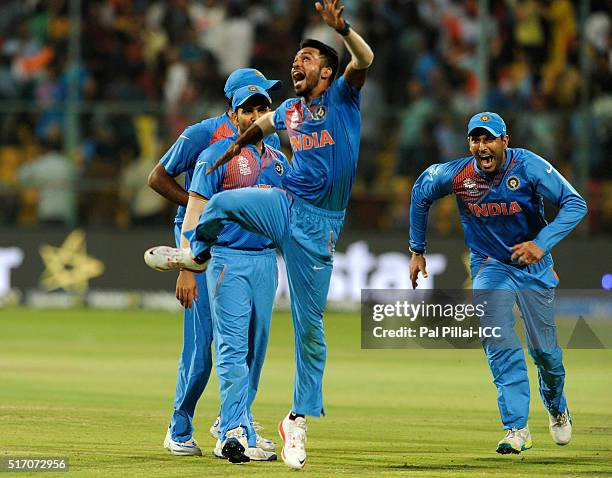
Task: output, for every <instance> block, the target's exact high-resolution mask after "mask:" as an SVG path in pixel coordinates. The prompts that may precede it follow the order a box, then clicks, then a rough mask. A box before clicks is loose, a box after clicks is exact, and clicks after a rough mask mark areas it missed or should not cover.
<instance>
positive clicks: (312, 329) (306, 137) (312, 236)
mask: <svg viewBox="0 0 612 478" xmlns="http://www.w3.org/2000/svg"><path fill="white" fill-rule="evenodd" d="M315 8H316V9H317V11H318V12H319V13H320V14H321V17H322V18H323V20H324V21H325V22H326V23H327V25H328V26H330V27H331V28H334V29H335V30H336V31H337V32H338V33H339V34H340V35H341V36H342V39H343V40H344V43H345V45H346V47H347V48H348V50H349V52H350V54H351V61H350V62H349V64H348V66H347V67H346V69H345V71H344V74H343V75H342V76H341V77H340V78H338V79H337V80H334V78H335V76H336V72H337V69H338V54H337V53H336V51H335V50H334V49H333V48H331V47H329V46H327V45H325V44H323V43H321V42H319V41H316V40H305V41H303V42H302V43H301V45H300V50H299V51H298V52H297V54H296V55H295V58H294V60H293V65H292V68H291V76H292V79H293V86H294V90H295V92H296V94H297V96H298V97H297V98H293V99H290V100H287V101H285V102H284V103H283V104H282V105H281V106H280V107H279V108H278V109H277V110H276V111H275V112H273V113H269V114H267V115H264V116H262V117H261V118H260V119H258V120H257V121H256V122H255V124H254V125H253V126H251V127H250V128H249V129H248V130H247V131H246V132H245V133H244V134H242V135H241V136H240V137H239V138H238V139H237V140H236V141H235V142H234V143H233V144H232V145H231V146H230V148H229V149H228V150H227V151H226V152H225V153H224V154H223V156H221V157H220V158H219V160H218V161H217V163H216V164H215V165H214V166H213V167H212V168H210V169H209V170H208V173H211V174H212V173H214V171H215V170H216V169H217V168H218V167H220V166H221V165H223V164H225V163H226V162H227V161H229V160H230V159H231V158H233V157H235V156H236V155H237V154H238V152H239V151H240V150H241V149H242V148H243V147H244V146H245V145H247V144H255V143H257V142H259V141H261V139H262V138H263V137H265V136H267V135H269V134H271V133H273V132H274V131H275V130H276V129H286V130H287V133H288V136H289V140H290V143H291V149H292V150H293V159H292V163H291V166H292V167H291V169H290V170H289V171H288V172H287V174H286V175H285V177H284V178H283V180H282V183H281V187H282V189H280V188H272V189H255V188H248V189H240V190H235V191H224V192H221V193H219V194H216V195H215V196H213V198H212V199H211V200H210V202H209V203H208V205H207V207H206V209H205V210H204V213H203V214H202V216H201V217H200V222H199V224H198V227H197V229H196V233H195V237H194V238H193V240H192V241H191V249H181V250H175V251H174V252H172V253H171V252H168V253H167V257H166V258H165V260H164V262H165V267H167V268H171V267H175V268H176V267H185V266H188V265H191V264H193V262H194V259H195V260H196V261H200V262H201V261H202V260H204V259H205V258H206V256H207V255H208V253H209V252H208V251H209V248H210V247H211V246H213V245H214V244H215V243H216V242H217V240H218V238H219V234H220V233H221V231H222V230H223V227H224V224H225V221H227V220H231V221H234V222H236V223H238V224H240V225H241V226H243V227H244V228H245V229H247V230H249V231H253V232H256V233H258V234H261V235H263V236H265V237H267V238H269V239H270V240H271V241H272V243H273V244H274V245H275V246H276V247H277V248H278V249H279V250H280V251H281V253H282V255H283V258H284V260H285V264H286V268H287V276H288V280H289V290H290V295H291V315H292V319H293V327H294V332H295V356H296V373H295V384H294V394H293V405H292V408H291V411H290V413H289V414H288V415H287V416H286V417H285V418H284V419H283V420H282V421H281V423H280V424H279V434H280V435H281V438H282V439H283V449H282V453H281V456H282V458H283V460H284V462H285V464H286V465H287V466H289V467H291V468H295V469H300V468H303V467H304V465H305V464H306V446H305V441H306V430H307V427H306V416H307V415H310V416H320V415H321V414H323V413H324V408H323V396H322V382H323V371H324V368H325V359H326V344H325V334H324V331H323V310H324V308H325V303H326V301H327V294H328V290H329V283H330V278H331V273H332V265H333V254H334V248H335V244H336V241H337V240H338V236H339V234H340V230H341V229H342V224H343V222H344V215H345V209H346V207H347V204H348V200H349V196H350V192H351V188H352V186H353V182H354V180H355V171H356V168H357V159H358V155H359V139H360V127H361V117H360V109H359V101H360V89H361V87H362V86H363V84H364V82H365V79H366V73H367V70H368V68H369V66H370V65H371V63H372V61H373V59H374V54H373V53H372V50H371V49H370V47H369V46H368V44H367V43H366V42H365V41H364V40H363V38H361V37H360V36H359V35H358V34H357V33H356V32H355V31H354V30H352V29H351V27H350V25H349V24H348V22H347V21H345V20H344V19H343V17H342V11H343V10H344V7H343V6H341V5H340V3H339V1H338V0H326V1H324V2H323V4H321V3H320V2H317V3H316V4H315Z"/></svg>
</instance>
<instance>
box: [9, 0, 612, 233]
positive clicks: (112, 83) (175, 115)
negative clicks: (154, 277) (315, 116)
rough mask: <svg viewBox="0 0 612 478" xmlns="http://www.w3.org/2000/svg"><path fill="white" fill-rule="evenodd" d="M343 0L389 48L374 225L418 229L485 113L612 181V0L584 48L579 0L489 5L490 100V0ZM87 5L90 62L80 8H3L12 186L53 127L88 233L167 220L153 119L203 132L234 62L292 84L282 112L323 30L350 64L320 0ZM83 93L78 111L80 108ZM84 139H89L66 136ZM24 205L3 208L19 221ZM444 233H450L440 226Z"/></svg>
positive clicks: (169, 133)
mask: <svg viewBox="0 0 612 478" xmlns="http://www.w3.org/2000/svg"><path fill="white" fill-rule="evenodd" d="M343 3H344V4H345V5H346V17H347V18H348V19H349V20H350V21H351V23H352V24H353V25H355V27H356V29H358V31H360V32H361V33H363V35H364V36H365V37H366V38H367V40H368V42H369V43H370V44H371V45H372V47H373V49H374V51H375V53H376V60H375V62H374V65H373V66H372V68H371V69H370V71H369V73H368V74H369V76H370V78H369V80H368V82H367V83H366V87H365V88H364V90H363V92H362V111H363V121H362V150H361V154H360V162H359V167H358V170H357V178H356V179H357V183H356V188H355V190H356V194H358V195H359V200H360V201H362V202H363V203H367V202H368V200H370V201H371V202H372V203H373V204H378V205H379V207H380V208H381V211H382V212H381V215H384V214H387V217H381V218H380V219H379V218H377V219H376V221H374V222H375V223H376V224H377V225H378V226H385V225H388V226H389V227H400V225H402V224H404V223H405V220H406V217H405V213H406V211H407V209H406V208H407V203H406V200H405V199H401V198H402V195H403V194H404V192H405V191H406V188H408V187H409V185H410V184H412V181H413V180H414V179H415V177H416V176H417V175H418V174H419V173H420V172H421V171H422V170H423V169H424V168H425V167H426V166H428V165H429V164H431V163H433V162H436V161H445V160H447V159H450V158H453V157H457V156H462V155H465V154H468V153H467V148H466V146H465V137H464V136H465V119H466V118H468V117H469V116H470V115H472V114H473V113H474V112H476V111H478V110H480V109H492V110H495V111H499V112H500V113H501V114H502V115H503V116H504V117H505V118H506V119H507V120H508V125H509V132H510V134H511V137H512V144H513V145H521V146H525V147H527V148H530V149H533V150H534V151H535V152H536V153H538V154H541V155H543V156H545V157H546V158H547V159H549V160H551V161H553V162H554V163H555V164H556V165H557V166H558V167H560V168H561V169H563V170H564V171H567V172H568V173H569V174H573V175H574V176H576V177H579V176H581V174H582V171H585V170H587V172H588V173H589V174H590V176H591V177H592V178H593V179H592V181H591V182H597V181H601V180H603V178H612V155H610V153H609V152H610V151H611V150H612V139H611V138H612V22H611V17H610V1H609V0H591V2H590V5H591V10H590V12H589V15H588V18H587V20H586V23H585V25H584V32H585V35H586V38H587V41H588V45H587V48H584V46H583V45H582V44H581V43H580V42H581V36H580V32H582V28H581V26H580V25H579V19H578V16H577V15H578V11H579V8H578V3H577V2H573V1H571V0H499V1H496V2H491V1H489V11H490V13H489V16H488V18H486V19H484V28H485V32H484V34H485V36H486V38H487V45H486V47H487V48H486V50H487V51H488V57H489V58H488V71H487V72H486V74H487V82H488V90H487V91H486V92H485V95H484V96H485V99H484V104H480V101H481V95H480V93H481V91H480V88H481V87H482V85H481V84H480V81H479V80H480V78H479V66H480V57H479V55H480V51H479V45H478V42H479V39H480V34H481V31H480V28H481V25H482V24H483V22H481V17H480V12H479V10H478V9H479V2H478V0H461V1H460V0H375V1H374V0H345V1H344V2H343ZM80 4H81V9H82V18H81V20H82V22H81V30H80V32H77V33H78V34H79V35H80V45H79V50H80V58H78V59H77V58H71V57H70V56H69V53H72V52H73V51H74V50H73V49H72V48H69V46H70V40H71V32H72V30H71V29H70V26H71V23H70V21H69V8H68V6H69V2H68V0H48V1H47V0H27V1H19V0H5V1H0V103H1V104H0V106H3V108H0V140H1V146H0V159H2V161H4V162H3V164H1V165H0V183H1V188H2V189H1V191H0V193H1V194H2V197H3V198H10V197H15V196H16V193H15V184H16V181H17V180H16V177H17V169H18V168H19V167H20V165H21V163H23V162H24V158H31V157H33V154H34V153H33V151H34V150H35V148H36V141H37V138H38V141H40V140H41V139H45V138H48V135H49V132H50V131H53V132H54V133H53V135H56V136H58V135H59V136H58V137H61V138H64V139H66V140H67V143H66V144H64V145H63V148H68V147H75V151H71V154H74V157H75V158H76V161H75V165H76V166H77V168H78V172H77V173H76V174H78V184H79V186H80V189H79V205H80V207H79V210H78V217H79V220H80V221H81V222H83V223H85V224H102V225H114V224H116V223H117V222H119V223H122V224H123V223H126V222H127V219H126V218H127V217H128V216H127V215H125V214H124V215H122V214H121V213H119V214H118V211H122V209H121V207H120V206H121V204H122V203H123V204H125V203H128V204H129V205H130V206H131V207H132V208H134V209H133V210H132V211H131V213H130V214H131V216H132V219H134V218H136V217H139V216H140V217H143V218H145V219H143V222H150V221H155V220H159V221H164V220H165V219H161V218H162V217H163V214H160V215H157V213H156V212H154V211H156V210H157V209H156V208H157V205H153V204H151V210H150V211H147V208H148V207H149V203H148V201H149V199H147V198H146V196H143V194H144V190H143V191H139V189H138V188H136V189H134V187H135V185H136V183H137V182H138V181H139V180H140V179H139V178H140V177H141V176H142V175H141V173H142V171H144V169H146V165H147V164H149V163H148V162H154V161H155V160H156V159H158V158H156V157H155V154H154V153H151V152H150V151H149V152H145V149H146V145H145V144H143V142H142V141H141V140H140V138H139V134H137V132H136V131H135V129H136V128H135V123H136V122H137V121H138V120H137V117H138V116H140V115H142V114H149V113H150V114H152V115H153V117H154V119H153V121H154V122H155V125H156V128H155V139H156V141H155V144H157V143H159V144H170V143H171V142H172V141H173V140H174V139H175V138H176V136H177V135H178V134H180V132H181V131H182V130H183V129H184V128H185V126H187V125H188V124H191V123H194V122H197V121H201V120H202V119H203V117H206V116H210V115H214V114H217V113H219V112H221V111H223V110H225V109H226V108H227V102H226V100H225V98H224V97H223V93H222V92H223V84H224V81H225V78H226V76H227V75H228V74H229V73H230V72H231V71H232V70H233V69H235V68H239V67H248V66H251V67H255V68H259V69H260V70H261V71H263V72H264V73H265V74H266V75H267V76H268V77H276V78H280V79H282V80H284V89H283V91H280V92H277V93H275V94H274V102H275V104H278V102H279V101H281V100H282V99H284V98H286V97H288V96H292V95H293V91H292V88H291V80H290V78H289V66H290V64H291V59H292V58H293V55H294V54H295V51H296V48H297V45H298V44H299V41H300V40H301V39H302V38H304V37H315V38H319V39H321V40H322V41H324V42H326V43H329V44H331V45H332V46H334V47H335V48H338V50H339V53H340V55H341V61H342V62H343V64H346V61H347V59H348V57H347V53H346V51H345V50H344V47H343V45H342V42H341V39H340V37H339V36H338V35H337V34H336V33H334V32H333V31H332V30H330V29H329V28H327V27H326V26H324V25H323V23H322V22H321V20H320V18H319V16H318V15H317V13H316V12H315V11H314V9H313V2H312V1H310V0H308V1H307V0H167V1H165V0H90V1H87V2H80ZM585 51H586V52H587V54H586V55H584V54H583V53H584V52H585ZM77 60H78V61H77ZM585 65H586V66H587V67H588V69H589V71H586V70H584V68H585ZM585 75H586V76H585ZM72 87H74V88H76V91H74V92H72V94H69V91H70V88H72ZM75 98H76V100H77V103H78V104H76V105H75V104H69V103H67V101H68V100H70V99H75ZM7 101H8V102H7ZM585 114H588V120H586V121H585V117H586V116H585ZM68 125H72V126H70V128H71V129H70V130H68V129H67V128H68V127H69V126H68ZM75 125H76V126H78V128H76V127H75ZM58 130H59V133H58ZM281 136H282V135H281ZM72 137H74V139H75V140H76V141H78V144H76V145H74V144H72V143H71V142H70V141H68V140H69V139H70V138H72ZM45 141H47V140H46V139H45ZM56 154H57V152H56ZM585 158H586V159H585ZM585 161H588V163H587V164H585ZM120 178H121V179H120ZM585 179H586V178H585ZM123 188H126V191H123ZM596 190H597V191H608V190H609V189H606V188H605V187H603V186H602V185H599V186H597V188H596ZM122 194H123V196H122ZM143 197H144V198H145V199H142V198H143ZM9 203H10V200H9V199H6V201H5V202H4V204H3V205H4V206H5V207H4V208H3V210H2V212H1V214H2V217H3V218H6V219H7V220H9V221H14V220H16V219H15V217H16V216H17V215H16V214H15V213H14V212H13V209H14V208H10V207H8V206H7V205H8V204H9ZM601 203H602V204H609V203H610V202H609V201H608V202H606V201H602V202H601ZM141 206H142V207H141ZM154 206H155V207H154ZM165 207H166V212H169V211H171V208H172V207H173V206H172V205H169V204H167V205H166V206H165ZM606 207H607V206H606ZM441 211H442V212H441V213H440V214H441V215H442V216H444V215H445V214H446V212H445V210H444V209H441ZM349 214H353V213H352V212H351V210H350V209H349ZM355 214H358V212H357V213H355ZM610 216H612V211H609V215H606V214H604V213H603V212H602V213H601V214H600V215H599V216H597V217H600V218H604V217H610ZM147 218H148V219H147ZM128 219H129V218H128ZM136 221H137V222H138V221H140V219H137V220H136ZM358 223H360V221H355V220H354V221H352V222H351V224H358ZM600 229H602V228H600ZM439 232H440V233H443V234H444V233H449V228H448V227H446V226H442V225H441V226H440V227H439Z"/></svg>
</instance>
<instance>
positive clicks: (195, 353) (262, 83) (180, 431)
mask: <svg viewBox="0 0 612 478" xmlns="http://www.w3.org/2000/svg"><path fill="white" fill-rule="evenodd" d="M247 85H256V86H259V87H261V88H264V89H266V90H276V89H278V88H280V86H281V82H280V81H279V80H268V79H267V78H266V77H265V76H264V75H263V74H262V73H261V72H259V71H257V70H255V69H253V68H241V69H238V70H235V71H234V72H232V73H231V74H230V75H229V77H228V78H227V81H226V83H225V88H224V93H225V97H226V98H227V99H228V101H231V99H232V97H233V94H234V92H235V91H236V90H238V89H239V88H242V87H244V86H247ZM237 132H238V130H237V128H236V125H235V124H234V123H233V122H232V111H231V105H230V108H229V110H228V111H227V112H225V113H223V114H222V115H219V116H216V117H214V118H209V119H205V120H204V121H202V122H200V123H196V124H194V125H191V126H189V127H188V128H186V129H185V131H183V133H182V134H181V135H180V136H179V137H178V139H177V140H176V142H175V143H174V144H173V145H172V147H171V148H170V149H169V150H168V151H167V152H166V154H165V155H164V156H163V157H162V158H161V160H160V162H159V163H158V164H157V165H156V166H155V168H154V169H153V170H152V171H151V173H150V175H149V186H150V187H152V188H153V189H154V190H155V191H157V192H158V193H159V194H161V195H162V196H164V197H165V198H167V199H169V200H170V201H172V202H174V203H176V204H178V205H179V207H178V211H177V214H176V218H175V220H174V235H175V241H176V245H177V247H180V233H181V227H182V224H183V219H184V216H185V208H186V206H187V201H188V198H189V196H188V193H187V191H188V189H189V185H190V183H191V179H192V177H193V171H194V168H195V163H196V160H197V157H198V155H199V154H200V152H201V151H203V150H205V149H206V148H208V147H209V146H210V145H211V144H213V143H215V142H217V141H219V140H222V139H225V138H230V137H233V136H235V135H236V134H237ZM266 141H267V142H268V144H270V145H271V146H273V147H275V148H278V147H279V145H280V141H279V139H278V136H276V135H275V136H271V137H269V138H266ZM182 173H184V174H185V187H183V186H181V185H180V184H179V183H178V182H177V181H176V180H175V178H176V177H177V176H178V175H180V174H182ZM177 285H180V287H181V289H187V290H191V291H197V290H200V291H206V277H205V275H204V274H195V275H194V274H193V273H192V272H190V271H181V273H180V274H179V277H178V280H177ZM192 294H193V292H192ZM196 294H197V292H196ZM194 298H195V300H194V301H193V307H187V308H185V311H184V327H183V351H182V353H181V356H180V359H179V366H178V375H177V382H176V394H175V399H174V413H173V415H172V418H171V421H170V427H169V429H168V432H167V434H166V438H165V440H164V447H165V448H166V449H168V450H169V451H170V452H171V453H173V454H175V455H201V454H202V452H201V450H200V448H199V446H198V444H197V443H196V442H195V440H194V439H193V415H194V412H195V407H196V404H197V402H198V400H199V398H200V396H201V395H202V392H203V391H204V388H205V387H206V384H207V382H208V379H209V377H210V371H211V367H212V356H211V342H212V325H211V318H210V307H209V304H208V295H207V294H206V293H204V294H200V295H199V296H197V297H194ZM190 305H191V304H190ZM262 444H263V443H262Z"/></svg>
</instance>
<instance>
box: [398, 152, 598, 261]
mask: <svg viewBox="0 0 612 478" xmlns="http://www.w3.org/2000/svg"><path fill="white" fill-rule="evenodd" d="M451 193H453V194H455V196H456V199H457V205H458V206H459V212H460V215H461V224H462V226H463V231H464V235H465V242H466V244H467V246H468V247H469V248H470V250H471V251H472V253H477V254H479V255H481V256H483V257H492V258H494V259H497V260H498V261H501V262H504V263H506V264H510V263H511V261H510V257H511V255H512V251H511V250H510V247H511V246H514V245H515V244H519V243H521V242H525V241H533V242H535V244H536V245H537V246H538V247H540V249H542V250H543V251H544V252H545V253H546V254H549V253H550V251H551V249H552V248H553V247H554V246H555V245H556V244H557V243H558V242H559V241H561V239H563V238H564V237H565V236H566V235H567V234H568V233H569V232H570V231H571V230H572V229H574V227H576V225H577V224H578V223H579V222H580V220H581V219H582V218H583V217H584V215H585V214H586V212H587V206H586V202H585V201H584V199H583V198H582V197H581V196H580V195H579V194H578V193H577V192H576V190H575V189H574V188H573V187H572V185H571V184H570V183H569V182H568V181H567V180H566V179H565V178H564V177H563V176H561V174H560V173H559V172H558V171H557V170H556V169H555V168H553V167H552V165H551V164H550V163H549V162H547V161H545V160H544V159H543V158H541V157H540V156H538V155H536V154H534V153H532V152H531V151H528V150H526V149H518V148H508V149H507V157H506V164H504V168H503V169H502V171H500V172H499V173H498V174H497V175H496V176H495V177H489V176H487V175H486V174H485V173H483V172H481V171H480V170H479V169H478V166H477V163H476V159H474V158H473V157H471V156H470V157H466V158H461V159H457V160H454V161H449V162H447V163H443V164H434V165H433V166H430V167H429V168H427V169H426V170H425V172H424V173H423V174H422V175H421V176H420V177H419V178H418V179H417V181H416V183H415V185H414V187H413V189H412V204H411V207H410V246H411V247H412V248H413V249H416V250H422V249H425V246H426V240H425V233H426V230H427V214H428V211H429V207H430V206H431V204H432V203H433V201H435V200H436V199H439V198H441V197H443V196H446V195H447V194H451ZM543 198H547V199H548V200H549V201H551V202H552V203H553V204H554V205H555V206H557V207H558V208H559V212H558V214H557V216H556V217H555V219H554V220H553V221H552V222H551V223H550V224H548V223H547V222H546V220H545V219H544V200H543Z"/></svg>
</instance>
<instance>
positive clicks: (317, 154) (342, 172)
mask: <svg viewBox="0 0 612 478" xmlns="http://www.w3.org/2000/svg"><path fill="white" fill-rule="evenodd" d="M359 98H360V90H359V89H358V88H356V87H354V86H352V85H350V84H349V83H347V81H346V80H345V79H344V77H343V76H342V77H340V78H338V79H337V80H336V81H334V82H333V83H332V84H331V86H330V87H329V88H328V89H327V90H326V91H325V93H324V94H323V96H321V97H319V98H313V99H312V100H311V102H310V103H309V104H306V102H305V100H304V99H303V98H292V99H289V100H286V101H285V102H284V103H283V104H282V105H281V106H280V107H279V108H277V109H276V111H275V112H274V126H275V127H276V129H279V130H280V129H286V130H287V134H288V136H289V141H290V142H291V149H292V150H293V158H292V161H291V170H290V171H289V172H288V173H287V175H286V176H285V178H284V179H283V183H282V186H283V188H284V189H286V190H288V191H290V192H292V193H294V194H295V195H296V196H298V197H300V198H302V199H304V200H305V201H307V202H309V203H311V204H313V205H315V206H317V207H320V208H323V209H329V210H332V211H342V210H344V209H346V206H347V205H348V200H349V196H350V193H351V188H352V187H353V182H354V181H355V172H356V170H357V159H358V157H359V136H360V131H361V117H360V112H359Z"/></svg>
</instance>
